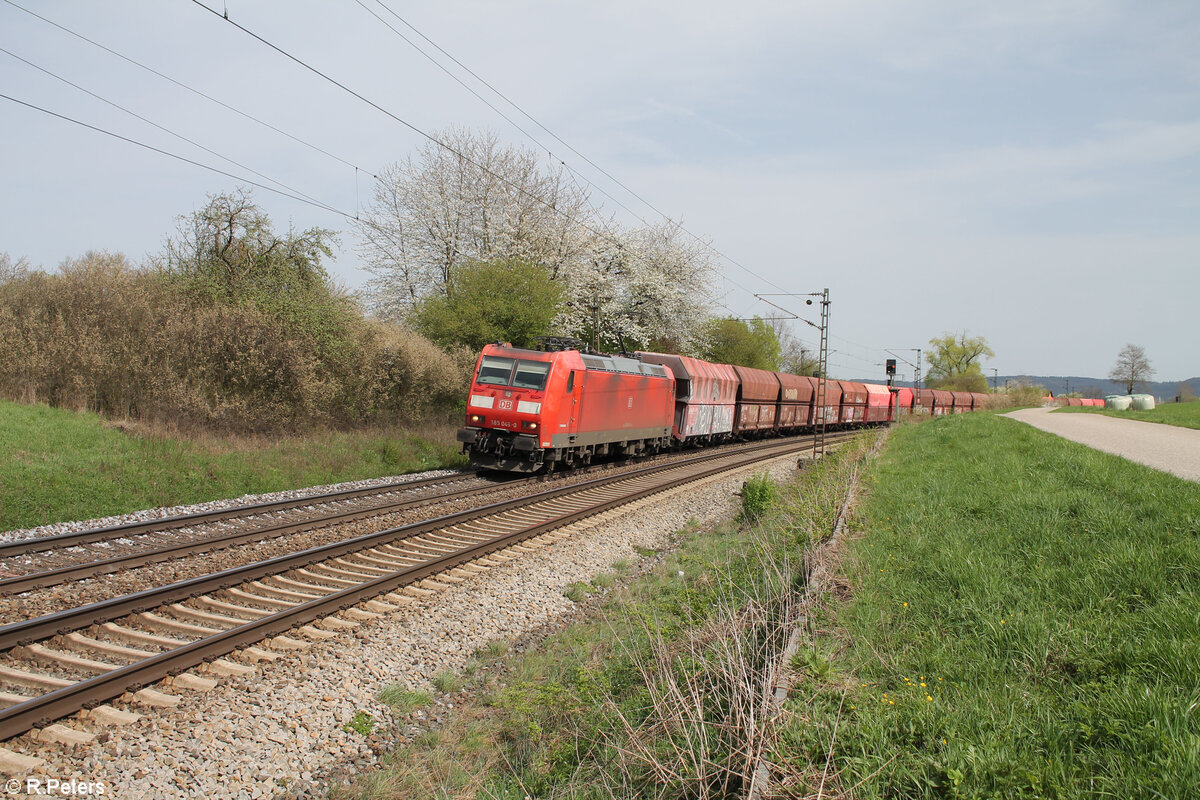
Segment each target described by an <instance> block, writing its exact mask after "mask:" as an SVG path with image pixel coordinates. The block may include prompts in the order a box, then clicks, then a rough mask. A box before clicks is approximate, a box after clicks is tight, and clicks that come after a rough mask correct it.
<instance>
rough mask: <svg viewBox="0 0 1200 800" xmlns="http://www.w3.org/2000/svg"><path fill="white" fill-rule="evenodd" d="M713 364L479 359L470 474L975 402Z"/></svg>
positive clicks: (555, 347)
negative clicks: (475, 470)
mask: <svg viewBox="0 0 1200 800" xmlns="http://www.w3.org/2000/svg"><path fill="white" fill-rule="evenodd" d="M820 383H821V381H820V380H819V379H817V378H809V377H805V376H801V375H789V374H788V373H785V372H768V371H767V370H761V369H752V368H750V367H741V366H736V365H731V364H713V363H710V362H707V361H701V360H700V359H696V358H689V357H687V356H678V355H671V354H668V353H646V352H638V353H634V354H632V355H631V356H627V355H620V356H618V355H605V354H601V353H592V352H586V351H583V350H580V349H579V347H578V344H577V343H575V342H573V341H571V340H565V341H564V340H547V341H546V343H545V344H544V345H543V349H540V350H527V349H524V348H519V347H513V346H512V345H509V344H490V345H487V346H486V347H484V348H483V352H482V353H480V355H479V360H478V361H477V362H476V365H475V373H474V377H473V379H472V382H471V390H470V395H469V396H468V398H467V411H466V427H464V428H462V429H460V430H459V431H458V441H459V442H461V443H462V445H463V452H464V453H466V454H467V455H468V456H469V457H470V460H471V463H472V464H475V465H476V466H479V467H482V468H485V469H499V470H508V471H513V472H538V471H542V470H545V471H550V470H553V469H555V468H556V467H574V466H576V465H580V464H590V463H591V462H592V461H593V460H594V459H602V458H604V457H606V456H636V455H642V454H646V453H656V452H662V451H664V450H671V449H675V448H680V447H687V446H694V445H703V444H717V443H720V442H726V441H735V440H741V439H750V438H758V437H766V436H778V435H786V434H794V433H802V432H805V431H809V430H812V429H814V428H815V427H817V426H819V425H821V424H822V423H824V424H825V425H826V427H834V428H849V427H857V426H864V425H882V424H887V423H888V422H892V421H894V420H896V419H898V418H899V417H901V416H903V415H905V414H912V413H918V414H921V413H924V414H930V415H934V416H937V415H941V414H958V413H962V412H964V411H972V410H974V409H976V408H980V407H981V405H982V402H983V398H984V397H985V395H982V394H977V393H973V392H949V391H941V390H937V389H933V390H928V389H919V390H913V389H909V388H899V389H891V388H889V387H887V386H880V385H876V384H870V383H857V382H853V381H836V380H827V381H825V382H824V383H825V393H824V394H825V396H824V399H823V401H822V400H821V399H820V396H821V393H820Z"/></svg>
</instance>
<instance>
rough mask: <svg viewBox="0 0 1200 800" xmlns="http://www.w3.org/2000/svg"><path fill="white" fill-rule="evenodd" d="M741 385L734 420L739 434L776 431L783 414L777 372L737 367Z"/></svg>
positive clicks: (735, 367) (736, 370)
mask: <svg viewBox="0 0 1200 800" xmlns="http://www.w3.org/2000/svg"><path fill="white" fill-rule="evenodd" d="M733 371H734V372H736V373H737V376H738V381H739V386H738V393H737V410H736V413H735V415H734V420H733V432H734V433H735V434H738V435H740V434H743V433H753V432H756V431H770V430H774V429H775V427H776V425H777V424H778V415H779V379H778V378H777V377H775V373H774V372H767V371H766V370H765V369H754V368H753V367H739V366H736V365H735V366H734V367H733Z"/></svg>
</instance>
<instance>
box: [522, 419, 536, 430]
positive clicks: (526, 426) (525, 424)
mask: <svg viewBox="0 0 1200 800" xmlns="http://www.w3.org/2000/svg"><path fill="white" fill-rule="evenodd" d="M537 426H538V424H537V423H536V422H530V421H529V420H525V421H524V422H522V423H521V427H523V428H524V429H525V430H527V431H536V430H537Z"/></svg>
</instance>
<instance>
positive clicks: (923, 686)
mask: <svg viewBox="0 0 1200 800" xmlns="http://www.w3.org/2000/svg"><path fill="white" fill-rule="evenodd" d="M921 688H922V689H924V688H925V682H924V681H921Z"/></svg>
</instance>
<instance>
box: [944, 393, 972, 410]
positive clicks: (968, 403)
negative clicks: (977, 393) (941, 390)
mask: <svg viewBox="0 0 1200 800" xmlns="http://www.w3.org/2000/svg"><path fill="white" fill-rule="evenodd" d="M950 394H952V395H954V413H955V414H965V413H966V412H968V411H971V410H972V408H973V407H974V404H975V398H974V396H972V394H971V393H970V392H951V393H950Z"/></svg>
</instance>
